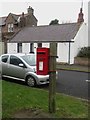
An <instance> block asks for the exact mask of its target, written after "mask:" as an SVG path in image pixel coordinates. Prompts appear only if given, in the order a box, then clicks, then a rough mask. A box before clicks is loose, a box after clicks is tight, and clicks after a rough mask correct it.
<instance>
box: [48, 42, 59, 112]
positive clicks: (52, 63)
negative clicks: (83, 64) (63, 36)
mask: <svg viewBox="0 0 90 120" xmlns="http://www.w3.org/2000/svg"><path fill="white" fill-rule="evenodd" d="M56 56H57V43H55V42H53V43H50V59H49V72H50V73H49V75H50V78H49V80H50V83H49V112H50V113H55V111H56Z"/></svg>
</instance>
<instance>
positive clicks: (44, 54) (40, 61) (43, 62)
mask: <svg viewBox="0 0 90 120" xmlns="http://www.w3.org/2000/svg"><path fill="white" fill-rule="evenodd" d="M48 72H49V48H37V74H38V75H47V74H48Z"/></svg>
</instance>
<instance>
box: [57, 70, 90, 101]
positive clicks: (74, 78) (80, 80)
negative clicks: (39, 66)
mask: <svg viewBox="0 0 90 120" xmlns="http://www.w3.org/2000/svg"><path fill="white" fill-rule="evenodd" d="M89 85H90V80H89V73H85V72H77V71H66V70H59V74H58V80H57V83H56V91H57V92H60V93H65V94H67V95H71V96H75V97H79V98H83V99H88V97H89V98H90V96H89V94H88V91H89V89H90V87H89Z"/></svg>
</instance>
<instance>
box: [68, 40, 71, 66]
mask: <svg viewBox="0 0 90 120" xmlns="http://www.w3.org/2000/svg"><path fill="white" fill-rule="evenodd" d="M70 45H71V44H70V42H69V47H68V64H70Z"/></svg>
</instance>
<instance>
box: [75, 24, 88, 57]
mask: <svg viewBox="0 0 90 120" xmlns="http://www.w3.org/2000/svg"><path fill="white" fill-rule="evenodd" d="M74 41H75V43H74V57H76V56H77V54H78V52H79V50H80V49H81V48H82V47H87V46H88V26H87V24H86V23H83V24H82V26H81V27H80V29H79V31H78V33H77V35H76V37H75V38H74Z"/></svg>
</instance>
